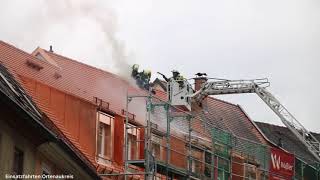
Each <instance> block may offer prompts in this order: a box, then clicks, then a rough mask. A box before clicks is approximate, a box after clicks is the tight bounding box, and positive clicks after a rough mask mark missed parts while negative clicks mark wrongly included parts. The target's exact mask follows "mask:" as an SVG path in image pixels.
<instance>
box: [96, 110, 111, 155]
mask: <svg viewBox="0 0 320 180" xmlns="http://www.w3.org/2000/svg"><path fill="white" fill-rule="evenodd" d="M97 116H98V132H97V155H98V158H99V159H100V158H101V160H111V159H112V156H113V151H112V149H113V140H112V129H113V121H114V117H112V116H110V115H108V114H105V113H103V112H98V115H97Z"/></svg>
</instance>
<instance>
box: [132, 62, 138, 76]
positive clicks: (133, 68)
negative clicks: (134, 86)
mask: <svg viewBox="0 0 320 180" xmlns="http://www.w3.org/2000/svg"><path fill="white" fill-rule="evenodd" d="M138 70H139V65H138V64H134V65H133V66H132V72H131V76H132V77H134V78H136V77H137V75H138V74H139V72H138Z"/></svg>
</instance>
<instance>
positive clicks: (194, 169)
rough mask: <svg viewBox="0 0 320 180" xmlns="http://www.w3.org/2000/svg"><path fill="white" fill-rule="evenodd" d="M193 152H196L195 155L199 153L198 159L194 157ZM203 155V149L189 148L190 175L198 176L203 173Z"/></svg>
mask: <svg viewBox="0 0 320 180" xmlns="http://www.w3.org/2000/svg"><path fill="white" fill-rule="evenodd" d="M194 151H196V153H200V158H197V157H195V154H194ZM204 154H205V151H204V150H203V149H201V148H198V147H196V146H192V147H191V159H190V161H189V163H190V170H191V173H192V174H194V175H196V176H200V175H201V174H203V173H204V163H203V162H204V160H205V159H204V158H205V157H204ZM197 165H198V166H199V167H198V168H197ZM197 171H198V172H197Z"/></svg>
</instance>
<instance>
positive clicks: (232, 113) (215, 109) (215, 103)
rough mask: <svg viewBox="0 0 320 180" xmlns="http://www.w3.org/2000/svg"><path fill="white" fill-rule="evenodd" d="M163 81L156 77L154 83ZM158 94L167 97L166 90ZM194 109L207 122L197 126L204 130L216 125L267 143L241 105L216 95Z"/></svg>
mask: <svg viewBox="0 0 320 180" xmlns="http://www.w3.org/2000/svg"><path fill="white" fill-rule="evenodd" d="M163 83H164V81H162V80H160V79H158V80H157V79H156V80H155V82H154V85H155V84H159V86H160V84H163ZM156 95H158V96H159V95H160V97H166V92H164V91H161V90H157V91H156ZM192 109H193V110H192V113H193V115H194V116H195V117H196V119H198V120H200V122H207V123H206V125H202V126H201V127H200V126H197V127H198V129H200V128H202V130H204V129H203V127H206V128H209V129H210V128H212V127H215V128H219V129H222V130H224V131H227V132H230V133H232V134H233V135H235V136H238V137H241V138H245V139H248V140H251V141H254V142H257V143H262V144H267V141H266V140H265V138H264V137H263V135H262V134H261V133H260V132H259V129H257V128H256V127H255V125H254V123H253V122H252V120H251V119H250V118H249V117H248V115H247V114H246V113H245V112H244V110H243V109H242V108H241V107H240V106H239V105H235V104H232V103H230V102H226V101H223V100H220V99H217V98H215V97H207V98H206V99H205V100H204V102H203V103H202V107H197V105H193V106H192ZM179 126H181V124H179ZM207 126H210V127H207Z"/></svg>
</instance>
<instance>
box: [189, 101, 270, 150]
mask: <svg viewBox="0 0 320 180" xmlns="http://www.w3.org/2000/svg"><path fill="white" fill-rule="evenodd" d="M202 104H203V105H202V106H203V108H201V109H198V110H196V111H195V112H194V113H195V114H196V115H197V116H198V117H200V118H202V119H203V120H207V121H208V125H210V127H215V128H218V129H222V130H224V131H227V132H230V133H232V134H233V135H235V136H237V137H241V138H245V139H248V140H250V141H254V142H257V143H262V144H266V143H267V141H266V140H265V139H264V137H263V135H262V134H261V133H260V132H259V130H258V129H257V128H256V127H255V125H254V123H253V122H252V121H251V119H250V118H249V117H248V116H247V114H246V113H245V112H244V111H243V109H242V108H241V107H240V106H239V105H235V104H232V103H229V102H226V101H223V100H220V99H217V98H214V97H207V98H206V100H205V103H202ZM210 127H209V128H210Z"/></svg>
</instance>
